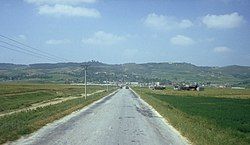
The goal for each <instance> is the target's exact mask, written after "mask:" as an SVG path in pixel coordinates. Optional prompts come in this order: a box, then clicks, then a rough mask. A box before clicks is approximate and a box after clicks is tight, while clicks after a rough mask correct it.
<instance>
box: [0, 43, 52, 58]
mask: <svg viewBox="0 0 250 145" xmlns="http://www.w3.org/2000/svg"><path fill="white" fill-rule="evenodd" d="M0 47H2V48H5V49H9V50H12V51H16V52H20V53H24V54H28V55H32V56H35V57H40V58H44V57H41V56H40V55H34V54H32V53H28V52H25V51H21V50H19V49H13V48H10V47H7V46H4V45H0ZM47 59H48V60H50V61H55V60H53V59H50V58H47Z"/></svg>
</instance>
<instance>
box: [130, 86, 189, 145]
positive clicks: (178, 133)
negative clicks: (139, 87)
mask: <svg viewBox="0 0 250 145" xmlns="http://www.w3.org/2000/svg"><path fill="white" fill-rule="evenodd" d="M130 91H131V92H132V93H133V94H134V95H136V96H137V97H138V98H139V99H140V100H141V102H142V103H143V104H144V105H146V106H148V107H149V108H150V109H151V110H152V112H153V113H155V114H156V115H157V116H158V117H160V118H161V120H162V121H163V122H164V123H165V124H166V125H167V126H168V127H169V128H170V129H171V131H173V132H174V133H176V134H177V135H178V136H179V137H180V138H181V139H182V140H183V141H184V142H185V143H186V144H188V145H192V143H191V141H189V140H188V138H186V137H185V136H183V135H182V134H181V133H180V132H179V131H178V130H177V129H176V128H174V127H173V126H172V125H171V124H170V123H169V122H168V121H167V120H166V119H165V118H164V117H163V116H162V115H161V114H160V113H158V112H157V111H156V110H155V109H154V108H153V107H152V106H151V105H150V104H148V103H147V102H146V101H144V100H143V99H142V98H141V96H140V95H139V94H137V93H136V92H135V91H134V90H133V89H132V88H130Z"/></svg>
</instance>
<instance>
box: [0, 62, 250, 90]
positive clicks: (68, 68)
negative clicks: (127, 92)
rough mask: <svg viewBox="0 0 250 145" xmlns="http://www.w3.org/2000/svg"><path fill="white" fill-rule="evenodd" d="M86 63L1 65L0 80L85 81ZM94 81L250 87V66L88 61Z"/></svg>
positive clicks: (90, 76)
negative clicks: (195, 83)
mask: <svg viewBox="0 0 250 145" xmlns="http://www.w3.org/2000/svg"><path fill="white" fill-rule="evenodd" d="M83 64H86V63H85V62H84V63H74V62H69V63H39V64H30V65H19V64H10V63H0V81H10V80H13V81H16V80H22V81H45V82H82V81H83V80H84V78H83V68H82V66H81V65H83ZM88 64H90V68H89V70H88V76H89V77H88V78H89V81H91V82H97V83H102V82H103V81H107V80H108V81H126V82H128V81H129V82H154V81H160V82H191V83H192V82H198V83H207V84H210V83H216V84H230V85H232V84H235V85H236V84H237V85H243V86H248V85H249V84H250V67H249V66H237V65H232V66H225V67H207V66H196V65H193V64H190V63H168V62H163V63H143V64H136V63H125V64H105V63H101V62H98V61H91V62H88Z"/></svg>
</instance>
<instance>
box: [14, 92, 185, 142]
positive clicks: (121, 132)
mask: <svg viewBox="0 0 250 145" xmlns="http://www.w3.org/2000/svg"><path fill="white" fill-rule="evenodd" d="M14 144H22V145H23V144H35V145H53V144H67V145H68V144H69V145H77V144H86V145H130V144H131V145H133V144H136V145H167V144H178V145H182V144H187V143H186V141H185V140H183V139H182V138H181V137H180V136H179V135H178V133H176V132H175V131H173V129H172V128H171V127H170V126H168V125H166V123H164V121H163V119H162V118H161V117H159V116H158V115H157V114H156V113H155V112H154V111H152V110H151V109H149V106H148V105H147V104H145V102H143V101H142V100H141V99H140V98H138V97H137V96H136V95H134V94H133V93H132V91H131V90H129V89H121V90H119V91H118V92H117V93H116V94H115V95H113V96H108V97H106V98H104V99H102V100H100V101H99V102H97V103H95V104H93V105H91V106H90V107H88V108H85V109H83V110H81V111H79V112H77V113H75V114H73V115H70V116H67V117H65V118H64V119H61V120H60V121H57V122H55V123H52V124H50V125H48V126H46V127H44V128H43V129H41V130H39V131H38V132H36V133H34V134H32V135H31V136H30V137H28V138H23V139H20V140H19V141H17V142H15V143H14Z"/></svg>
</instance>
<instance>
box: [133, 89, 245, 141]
mask: <svg viewBox="0 0 250 145" xmlns="http://www.w3.org/2000/svg"><path fill="white" fill-rule="evenodd" d="M135 91H136V92H137V93H139V94H140V95H141V97H142V98H143V99H144V100H145V101H147V102H148V103H149V104H150V105H152V106H153V107H154V108H155V109H156V110H157V111H158V112H159V113H160V114H161V115H162V116H163V117H164V118H166V119H167V120H168V121H169V122H170V123H171V124H172V125H173V126H174V127H175V128H177V129H178V130H179V131H180V132H181V133H182V134H183V135H184V136H186V137H187V138H188V139H189V140H190V141H191V142H192V143H193V144H202V145H203V144H218V145H219V144H220V145H221V144H232V145H233V144H249V143H250V91H249V89H246V90H232V89H216V88H208V89H206V90H205V91H201V92H195V91H173V90H172V89H167V90H164V91H152V90H149V89H147V88H143V89H140V88H135Z"/></svg>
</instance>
